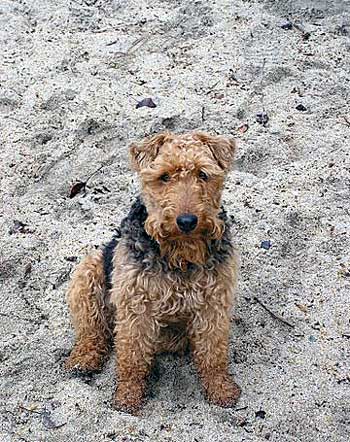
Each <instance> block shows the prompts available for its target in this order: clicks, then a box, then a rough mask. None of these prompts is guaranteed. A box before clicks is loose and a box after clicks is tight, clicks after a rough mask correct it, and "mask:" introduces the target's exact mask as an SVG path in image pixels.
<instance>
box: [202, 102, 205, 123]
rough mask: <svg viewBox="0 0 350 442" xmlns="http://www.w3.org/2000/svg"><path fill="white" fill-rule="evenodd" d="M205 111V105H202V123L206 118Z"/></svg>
mask: <svg viewBox="0 0 350 442" xmlns="http://www.w3.org/2000/svg"><path fill="white" fill-rule="evenodd" d="M204 112H205V107H204V106H202V112H201V115H202V123H203V122H204V118H205V114H204Z"/></svg>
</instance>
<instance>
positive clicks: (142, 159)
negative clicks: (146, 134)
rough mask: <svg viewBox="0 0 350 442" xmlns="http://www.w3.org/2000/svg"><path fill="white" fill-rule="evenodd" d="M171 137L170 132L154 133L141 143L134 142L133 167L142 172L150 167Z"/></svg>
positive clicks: (131, 147)
mask: <svg viewBox="0 0 350 442" xmlns="http://www.w3.org/2000/svg"><path fill="white" fill-rule="evenodd" d="M170 139H171V134H170V133H169V132H165V133H161V134H158V135H154V136H153V137H151V138H147V139H146V140H144V141H142V142H141V143H133V144H131V146H130V161H131V165H132V167H133V169H134V170H135V171H136V172H140V170H141V169H145V168H147V167H149V166H150V165H151V164H152V162H153V161H154V160H155V159H156V157H157V155H158V153H159V150H160V148H161V147H162V145H163V144H164V143H165V142H166V141H168V140H170Z"/></svg>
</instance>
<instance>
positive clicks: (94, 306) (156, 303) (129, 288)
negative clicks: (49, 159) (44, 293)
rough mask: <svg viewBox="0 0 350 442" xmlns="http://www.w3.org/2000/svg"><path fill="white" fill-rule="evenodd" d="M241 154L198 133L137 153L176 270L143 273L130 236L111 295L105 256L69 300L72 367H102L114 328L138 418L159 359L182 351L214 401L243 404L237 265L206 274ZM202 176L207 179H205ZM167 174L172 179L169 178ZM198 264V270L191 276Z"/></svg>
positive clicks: (137, 148) (158, 232)
mask: <svg viewBox="0 0 350 442" xmlns="http://www.w3.org/2000/svg"><path fill="white" fill-rule="evenodd" d="M234 151H235V143H234V141H232V140H228V139H226V138H223V137H217V136H210V135H208V134H205V133H199V132H194V133H192V134H185V135H175V134H171V133H165V134H160V135H157V136H155V137H152V138H151V139H149V140H146V141H144V142H142V143H140V144H133V145H132V146H131V148H130V153H131V163H132V165H133V167H134V169H135V170H136V171H137V172H138V173H139V176H140V178H141V185H142V196H143V199H144V202H145V205H146V208H147V213H148V217H147V220H146V223H145V229H146V231H147V233H148V234H149V235H150V236H151V237H152V238H154V239H155V240H156V241H157V242H158V243H159V247H160V252H161V256H163V257H164V258H165V259H166V261H167V263H168V265H169V268H170V269H173V270H169V271H168V272H166V273H164V272H163V271H162V269H161V267H160V266H158V267H155V268H154V270H144V269H143V268H142V266H140V263H138V262H137V261H135V260H134V259H132V257H131V256H130V253H129V251H128V247H127V243H126V240H125V239H124V238H121V240H120V242H119V244H118V245H117V247H116V249H115V252H114V258H113V277H112V289H111V291H110V292H109V293H107V291H106V287H105V285H106V283H105V275H104V272H103V261H102V255H101V253H100V252H99V253H97V254H96V255H92V256H89V257H87V258H86V259H85V260H84V261H83V262H82V264H80V266H79V267H78V269H77V271H76V272H75V274H74V276H73V280H72V283H71V286H70V289H69V293H68V299H69V306H70V310H71V313H72V317H73V324H74V327H75V329H76V334H77V342H76V344H75V347H74V349H73V351H72V354H71V356H70V358H69V359H68V360H67V363H66V366H67V368H68V369H72V368H78V369H80V370H91V369H99V368H100V367H101V365H102V363H103V360H104V358H105V356H106V354H107V352H108V341H109V338H110V336H111V329H112V327H114V336H115V338H114V340H115V350H116V355H117V380H118V387H117V391H116V396H115V405H116V407H117V408H119V409H123V410H127V411H131V412H135V411H136V410H137V409H138V408H139V407H140V405H141V404H142V400H143V397H144V393H145V387H146V379H147V375H148V374H149V371H150V368H151V365H152V361H153V359H154V355H155V354H156V353H157V352H162V351H180V352H181V351H183V350H184V349H185V348H186V346H187V345H188V344H189V346H190V348H191V350H192V353H193V358H194V361H195V363H196V366H197V368H198V372H199V375H200V377H201V379H202V383H203V386H204V389H205V392H206V394H207V397H208V399H209V400H211V401H212V402H214V403H216V404H218V405H221V406H231V405H233V404H234V403H235V402H236V400H237V399H238V397H239V388H238V386H237V385H236V384H235V383H234V382H233V381H232V379H231V377H230V375H229V374H228V363H229V359H228V340H229V330H230V309H231V307H232V305H233V303H234V292H235V286H236V281H237V272H238V263H237V259H236V256H234V255H232V257H230V258H229V259H228V260H226V261H223V263H222V264H220V265H219V266H216V267H215V268H214V269H211V270H208V269H207V268H206V267H205V263H206V262H207V259H208V254H209V249H208V244H209V243H210V241H212V240H213V239H220V238H221V236H222V234H223V230H224V225H223V222H222V221H221V219H219V218H218V213H219V210H220V201H221V192H222V188H223V183H224V178H225V176H226V174H227V172H228V170H229V168H230V166H231V164H232V161H233V157H234ZM203 172H204V173H205V176H207V177H208V179H207V180H206V179H205V180H204V179H201V178H200V177H201V173H203ZM164 174H167V175H168V176H169V180H168V181H167V182H164V181H163V180H162V179H161V177H162V176H164ZM183 213H194V214H195V215H196V216H197V217H198V225H197V226H196V228H195V229H194V230H193V232H191V233H190V234H184V233H182V232H181V231H180V230H179V228H178V226H177V223H176V218H177V217H178V216H179V215H181V214H183ZM189 264H196V267H195V270H193V271H191V273H186V272H187V268H188V265H189ZM186 275H189V276H186Z"/></svg>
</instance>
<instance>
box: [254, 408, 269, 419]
mask: <svg viewBox="0 0 350 442" xmlns="http://www.w3.org/2000/svg"><path fill="white" fill-rule="evenodd" d="M265 416H266V412H265V411H264V410H259V411H256V412H255V417H257V418H259V419H265Z"/></svg>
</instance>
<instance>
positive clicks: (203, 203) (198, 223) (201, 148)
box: [130, 132, 235, 261]
mask: <svg viewBox="0 0 350 442" xmlns="http://www.w3.org/2000/svg"><path fill="white" fill-rule="evenodd" d="M130 152H131V160H132V164H133V166H134V168H135V170H136V171H137V172H138V173H139V175H140V178H141V183H142V194H143V199H144V202H145V205H146V208H147V211H148V218H147V220H146V223H145V229H146V231H147V233H148V234H149V235H150V236H152V237H153V238H154V239H155V240H157V241H158V242H159V243H160V244H161V245H162V244H163V245H164V243H168V246H169V243H171V244H173V246H174V244H176V247H177V248H179V245H181V244H182V245H183V246H184V245H185V244H186V247H190V248H191V247H192V248H196V246H197V245H198V244H199V243H200V242H201V241H202V242H203V241H206V242H207V241H208V240H210V239H219V238H220V237H221V235H222V233H223V228H224V227H223V222H222V220H220V219H219V218H218V213H219V211H220V200H221V194H222V189H223V183H224V178H225V175H226V174H227V172H228V170H229V168H230V167H231V164H232V162H233V157H234V152H235V142H234V141H233V140H231V139H227V138H224V137H219V136H211V135H208V134H206V133H201V132H194V133H191V134H185V135H175V134H171V133H165V134H160V135H157V136H154V137H152V138H150V139H149V140H146V141H144V142H143V143H141V144H133V145H132V146H131V148H130ZM174 247H175V246H174ZM203 259H204V257H202V258H201V259H199V258H198V259H197V261H201V260H203Z"/></svg>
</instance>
